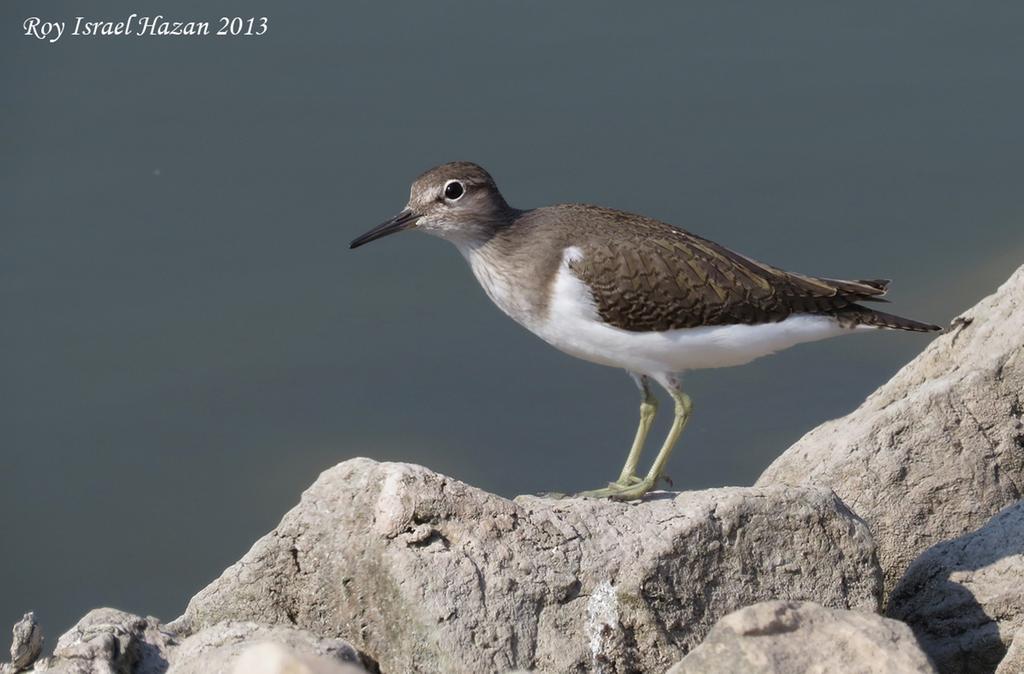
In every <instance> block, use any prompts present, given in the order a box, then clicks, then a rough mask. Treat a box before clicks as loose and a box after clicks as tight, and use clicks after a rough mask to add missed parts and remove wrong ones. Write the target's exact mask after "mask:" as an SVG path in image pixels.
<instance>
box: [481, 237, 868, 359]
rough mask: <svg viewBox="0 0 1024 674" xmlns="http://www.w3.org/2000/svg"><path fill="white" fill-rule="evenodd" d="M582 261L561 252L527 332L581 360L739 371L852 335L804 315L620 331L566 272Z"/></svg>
mask: <svg viewBox="0 0 1024 674" xmlns="http://www.w3.org/2000/svg"><path fill="white" fill-rule="evenodd" d="M581 255H582V253H581V251H580V250H579V249H578V248H575V247H571V248H567V249H566V250H565V252H564V254H563V256H562V264H561V266H560V268H559V270H558V274H557V276H556V277H555V281H554V285H553V287H552V298H551V303H550V306H549V311H548V314H547V317H546V320H544V321H543V322H541V323H540V324H539V325H536V326H527V327H529V328H530V329H531V330H532V331H533V332H535V333H536V334H537V335H538V336H539V337H540V338H541V339H543V340H544V341H546V342H548V343H549V344H551V345H552V346H554V347H556V348H558V349H560V350H562V351H564V352H566V353H568V354H570V355H572V356H576V357H577V358H582V359H584V360H589V361H592V362H595V363H600V364H602V365H609V366H612V367H620V368H624V369H626V370H630V371H632V372H638V373H642V374H649V375H655V374H662V373H678V372H683V371H685V370H694V369H701V368H713V367H728V366H732V365H743V364H745V363H749V362H750V361H752V360H754V359H755V358H760V357H761V356H767V355H769V354H771V353H775V352H776V351H781V350H782V349H787V348H789V347H791V346H794V345H795V344H800V343H803V342H812V341H816V340H819V339H825V338H827V337H835V336H837V335H841V334H844V333H848V332H851V331H852V330H851V329H850V328H844V327H842V326H840V325H839V322H838V321H836V320H835V319H834V318H831V317H829V316H812V315H806V314H804V315H797V316H791V317H789V318H787V319H785V320H783V321H780V322H778V323H765V324H761V325H716V326H708V327H696V328H683V329H679V330H667V331H664V332H630V331H628V330H622V329H621V328H616V327H613V326H611V325H608V324H607V323H604V322H602V321H601V318H600V316H599V315H598V313H597V309H596V306H595V304H594V299H593V296H592V294H591V292H590V288H589V287H588V286H587V285H586V284H585V283H584V282H583V281H581V280H580V279H579V278H578V277H577V276H576V275H575V274H574V273H573V272H572V270H571V269H569V266H568V265H569V262H570V261H572V260H576V259H579V258H580V257H581ZM489 294H490V292H489ZM495 301H496V302H497V300H495ZM499 306H500V304H499Z"/></svg>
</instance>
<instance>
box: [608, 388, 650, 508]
mask: <svg viewBox="0 0 1024 674" xmlns="http://www.w3.org/2000/svg"><path fill="white" fill-rule="evenodd" d="M630 376H631V377H633V380H634V381H635V382H636V385H637V386H638V387H640V395H641V398H640V425H639V426H637V429H636V437H634V438H633V446H632V447H630V448H629V456H627V457H626V465H624V466H623V467H622V473H621V474H619V479H618V480H616V481H615V482H612V483H611V484H609V485H608V486H609V487H612V488H614V487H631V486H633V485H634V484H638V483H639V482H640V481H641V480H640V478H639V477H637V475H636V465H637V464H638V463H640V454H641V452H643V451H644V443H645V442H646V441H647V434H648V433H650V432H651V425H652V424H653V423H654V415H655V414H657V413H658V399H657V398H655V397H654V395H653V394H652V393H651V387H650V385H649V384H648V380H647V377H646V375H638V374H633V373H632V372H631V373H630Z"/></svg>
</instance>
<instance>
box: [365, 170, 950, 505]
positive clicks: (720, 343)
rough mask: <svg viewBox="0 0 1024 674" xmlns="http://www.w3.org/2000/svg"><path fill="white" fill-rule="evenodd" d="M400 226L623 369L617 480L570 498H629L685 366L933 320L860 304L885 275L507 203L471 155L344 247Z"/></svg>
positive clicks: (565, 346)
mask: <svg viewBox="0 0 1024 674" xmlns="http://www.w3.org/2000/svg"><path fill="white" fill-rule="evenodd" d="M405 230H419V231H422V232H426V233H427V234H431V235H434V236H438V237H440V238H442V239H446V240H447V241H450V242H451V243H453V244H454V245H455V247H456V248H457V249H458V250H459V252H460V253H461V254H462V256H463V257H464V258H465V259H466V261H467V262H468V263H469V267H470V269H471V270H472V272H473V275H474V276H475V277H476V279H477V281H478V282H479V283H480V285H481V286H482V287H483V290H484V292H485V293H486V295H487V296H488V297H489V298H490V299H491V300H492V301H493V302H494V304H496V305H497V306H498V308H499V309H501V311H503V312H504V313H505V314H507V315H508V316H509V317H511V318H512V319H513V320H514V321H516V322H517V323H519V324H520V325H522V326H523V327H525V328H526V329H527V330H529V331H530V332H532V333H534V334H535V335H537V336H538V337H540V338H541V339H542V340H544V341H545V342H547V343H548V344H550V345H551V346H554V347H555V348H557V349H559V350H561V351H563V352H565V353H567V354H569V355H571V356H575V357H577V358H581V359H583V360H586V361H591V362H594V363H598V364H601V365H606V366H610V367H615V368H620V369H624V370H626V372H628V373H629V375H630V376H631V377H632V378H633V380H634V381H635V382H636V385H637V387H638V388H639V389H640V401H641V402H640V423H639V426H638V428H637V431H636V435H635V437H634V439H633V443H632V445H631V447H630V449H629V452H628V455H627V457H626V462H625V465H624V466H623V468H622V470H621V472H620V474H619V477H618V478H617V479H615V480H614V481H612V482H609V483H608V484H607V486H604V487H601V488H598V489H594V490H590V491H585V492H582V493H580V494H579V495H580V496H584V497H594V498H611V499H616V500H622V501H631V500H636V499H641V498H642V497H644V495H646V494H647V493H648V492H650V491H651V490H653V489H654V488H655V486H656V485H657V484H658V482H659V480H660V479H661V477H662V476H663V474H664V470H665V464H666V462H667V461H668V459H669V456H670V455H671V453H672V449H673V447H674V446H675V445H676V441H677V440H678V438H679V436H680V435H681V434H682V432H683V429H684V428H685V427H686V425H687V422H689V420H690V418H691V416H692V413H693V402H692V400H691V398H690V396H689V395H687V394H686V393H685V392H684V391H683V389H682V385H681V378H682V375H683V374H684V373H685V372H688V371H691V370H696V369H705V368H719V367H731V366H738V365H744V364H746V363H749V362H751V361H753V360H755V359H757V358H760V357H762V356H767V355H769V354H772V353H775V352H778V351H781V350H783V349H786V348H789V347H791V346H795V345H797V344H800V343H804V342H812V341H817V340H821V339H826V338H830V337H836V336H839V335H844V334H850V333H854V332H859V331H863V330H868V329H871V330H878V329H881V330H908V331H912V332H932V331H937V330H939V329H940V328H939V326H937V325H931V324H929V323H922V322H919V321H915V320H911V319H908V318H902V317H900V316H896V315H893V314H889V313H885V312H882V311H878V310H876V309H874V308H871V307H869V306H866V304H867V303H872V302H886V301H887V300H886V299H884V298H883V297H882V295H884V294H885V293H886V290H887V287H888V285H889V281H888V280H884V279H869V280H853V281H844V280H838V279H831V278H820V277H816V276H808V275H804V274H798V273H793V272H788V271H784V270H782V269H779V268H777V267H773V266H771V265H768V264H765V263H763V262H758V261H757V260H754V259H753V258H750V257H746V256H744V255H741V254H739V253H736V252H733V251H732V250H730V249H728V248H726V247H724V246H721V245H719V244H717V243H715V242H713V241H711V240H709V239H706V238H703V237H701V236H699V235H697V234H694V233H692V232H689V231H686V230H684V229H681V228H677V227H674V226H672V225H669V224H667V223H664V222H661V221H659V220H656V219H653V218H649V217H645V216H643V215H637V214H633V213H627V212H624V211H619V210H615V209H611V208H605V207H601V206H594V205H589V204H580V203H567V204H558V205H554V206H546V207H541V208H534V209H529V210H520V209H517V208H513V207H512V206H510V205H509V204H508V203H507V202H506V201H505V199H504V197H502V195H501V192H499V191H498V187H497V185H496V184H495V182H494V179H493V178H492V177H491V175H490V174H489V173H488V172H487V171H485V170H484V169H483V168H481V167H480V166H478V165H477V164H474V163H472V162H466V161H458V162H451V163H447V164H442V165H440V166H436V167H434V168H432V169H430V170H428V171H426V172H425V173H423V174H421V175H420V176H419V177H418V178H416V179H415V180H414V181H413V183H412V186H411V187H410V190H409V200H408V203H407V204H406V206H405V208H404V209H402V210H401V211H400V212H399V213H398V214H397V215H395V216H394V217H393V218H391V219H390V220H387V221H386V222H384V223H382V224H380V225H378V226H377V227H374V228H373V229H371V230H369V231H368V232H366V233H365V234H363V235H361V236H359V237H357V238H355V239H353V240H352V242H351V243H350V244H349V247H350V249H354V248H358V247H360V246H363V245H364V244H367V243H369V242H371V241H375V240H377V239H380V238H383V237H385V236H389V235H391V234H395V233H397V232H401V231H405ZM652 383H656V384H658V385H659V386H661V388H663V389H664V390H665V391H666V392H667V393H668V395H669V396H670V397H671V399H672V401H673V408H674V409H673V420H672V425H671V427H670V429H669V432H668V436H667V437H666V438H665V441H664V443H663V444H662V446H661V449H660V450H659V451H658V453H657V455H656V456H655V458H654V461H653V463H652V464H651V466H650V469H649V470H648V471H647V472H646V473H644V474H643V476H641V475H640V474H639V472H638V467H639V462H640V459H641V454H642V451H643V447H644V445H645V441H646V440H647V435H648V433H649V431H650V429H651V425H652V423H653V421H654V417H655V414H656V412H657V409H658V399H657V397H656V396H655V395H654V393H653V392H652Z"/></svg>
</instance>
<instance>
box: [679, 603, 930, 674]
mask: <svg viewBox="0 0 1024 674" xmlns="http://www.w3.org/2000/svg"><path fill="white" fill-rule="evenodd" d="M934 671H935V670H934V669H933V668H932V666H931V664H930V663H929V662H928V657H927V656H926V655H925V654H924V653H923V652H922V651H921V649H920V648H919V647H918V645H917V642H916V641H915V640H914V635H913V633H912V632H911V631H910V628H909V627H907V626H906V625H904V624H903V623H900V622H896V621H895V620H887V619H885V618H882V617H880V616H877V615H874V614H870V613H862V612H859V611H841V610H836V609H830V608H825V607H823V606H821V605H819V604H814V603H811V602H792V601H767V602H762V603H760V604H755V605H753V606H748V607H747V608H744V609H740V610H739V611H736V612H735V613H730V614H729V615H727V616H726V617H724V618H722V619H721V620H719V621H718V623H717V624H716V625H715V626H714V627H713V628H712V630H711V632H710V633H708V636H707V639H705V640H704V642H703V643H702V644H701V645H700V646H698V647H697V648H695V649H694V650H693V651H692V652H691V653H690V654H689V655H687V656H686V657H685V658H683V659H682V660H681V661H680V662H679V663H678V664H676V665H675V666H674V667H673V668H672V669H670V670H669V671H668V674H717V673H718V672H743V673H744V674H790V673H795V672H822V673H824V672H836V673H841V674H861V673H863V674H911V673H912V672H920V673H921V674H926V673H928V672H934Z"/></svg>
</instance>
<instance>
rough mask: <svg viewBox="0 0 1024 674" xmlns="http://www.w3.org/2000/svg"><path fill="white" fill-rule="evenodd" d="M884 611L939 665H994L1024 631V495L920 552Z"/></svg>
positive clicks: (963, 668)
mask: <svg viewBox="0 0 1024 674" xmlns="http://www.w3.org/2000/svg"><path fill="white" fill-rule="evenodd" d="M886 614H887V615H888V616H890V617H893V618H896V619H898V620H902V621H904V622H906V623H907V624H908V625H910V627H911V628H912V629H913V630H914V633H915V634H916V635H917V638H918V640H919V641H920V642H921V645H922V646H923V647H924V649H925V650H926V651H927V652H928V654H929V655H930V656H931V657H932V659H933V660H934V661H935V664H936V666H937V667H938V668H939V670H940V671H942V672H992V671H993V670H994V669H995V668H996V666H997V665H998V664H999V662H1000V661H1001V660H1003V659H1004V655H1005V653H1006V650H1007V648H1008V647H1009V646H1010V645H1011V643H1012V641H1013V640H1014V638H1015V636H1016V635H1017V634H1019V633H1021V632H1022V630H1024V502H1021V503H1017V504H1015V505H1013V506H1010V507H1009V508H1006V509H1005V510H1003V511H1002V512H1000V513H999V514H998V515H996V516H995V517H993V518H992V519H991V521H989V522H988V523H987V524H985V526H983V527H981V528H980V529H978V530H977V531H974V532H972V533H970V534H967V535H964V536H961V537H960V538H956V539H953V540H950V541H945V542H943V543H939V544H938V545H936V546H934V547H932V548H930V549H928V550H927V551H925V552H924V554H922V555H921V556H920V557H919V558H918V559H917V560H915V561H914V563H913V564H911V566H910V568H909V569H908V570H907V573H906V575H905V576H904V577H903V579H902V580H901V581H900V582H899V583H898V584H897V585H896V588H895V589H894V590H893V592H892V595H891V597H890V598H889V604H888V606H887V608H886ZM1007 667H1009V665H1007Z"/></svg>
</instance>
